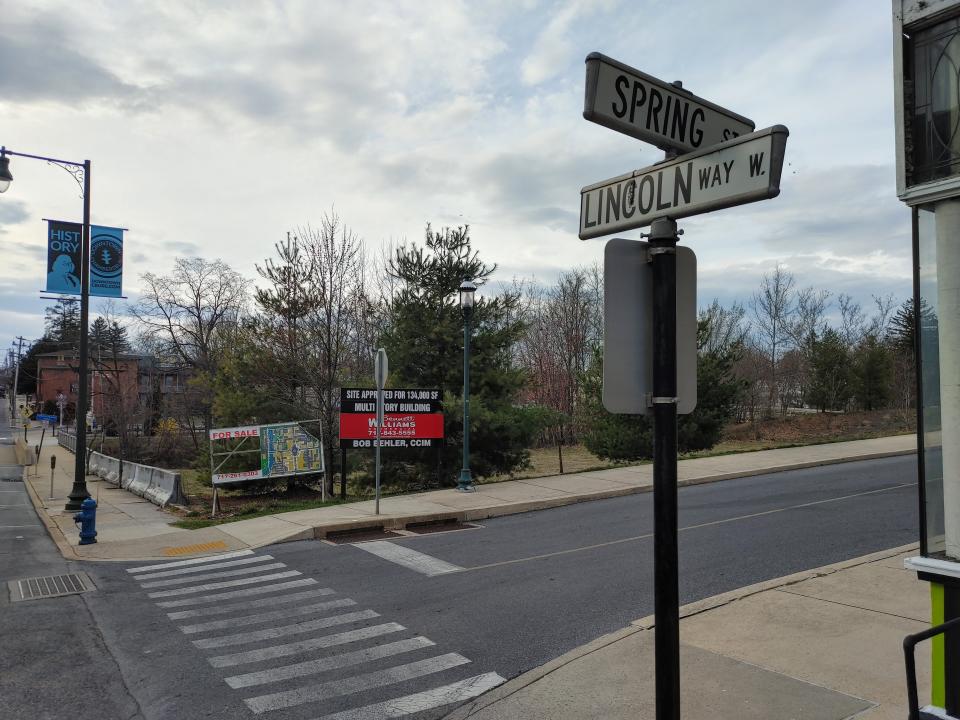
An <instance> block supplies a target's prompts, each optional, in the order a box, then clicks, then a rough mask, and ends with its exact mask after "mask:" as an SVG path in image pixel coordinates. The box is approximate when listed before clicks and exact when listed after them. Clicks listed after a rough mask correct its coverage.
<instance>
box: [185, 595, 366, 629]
mask: <svg viewBox="0 0 960 720" xmlns="http://www.w3.org/2000/svg"><path fill="white" fill-rule="evenodd" d="M356 604H357V603H356V602H355V601H354V600H351V599H350V598H343V599H342V600H330V601H329V602H322V603H315V604H314V605H303V606H301V607H298V608H289V609H287V610H274V611H273V612H265V613H257V614H255V615H242V616H241V617H235V618H228V619H226V620H211V621H210V622H205V623H197V624H196V625H181V626H180V630H181V631H182V632H183V633H185V634H187V635H192V634H194V633H198V632H206V631H207V630H226V629H229V628H232V627H244V626H246V625H255V624H257V623H263V622H269V621H270V620H283V619H285V618H293V617H297V616H299V615H314V614H316V613H320V612H324V611H325V610H334V609H336V608H342V607H350V606H351V605H356Z"/></svg>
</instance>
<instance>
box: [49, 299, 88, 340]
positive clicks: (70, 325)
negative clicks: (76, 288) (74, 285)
mask: <svg viewBox="0 0 960 720" xmlns="http://www.w3.org/2000/svg"><path fill="white" fill-rule="evenodd" d="M43 326H44V338H45V339H47V340H51V341H53V342H57V343H61V344H62V345H64V346H70V347H75V346H77V345H79V343H80V303H79V302H77V301H76V299H75V298H70V297H66V296H64V297H61V298H60V300H59V301H58V302H57V303H56V304H54V305H48V306H47V308H46V310H44V320H43Z"/></svg>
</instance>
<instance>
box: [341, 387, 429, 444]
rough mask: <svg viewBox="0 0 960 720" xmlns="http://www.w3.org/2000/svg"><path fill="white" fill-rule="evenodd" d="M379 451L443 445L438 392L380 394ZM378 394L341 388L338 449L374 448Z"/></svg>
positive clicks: (406, 390) (417, 390) (415, 390)
mask: <svg viewBox="0 0 960 720" xmlns="http://www.w3.org/2000/svg"><path fill="white" fill-rule="evenodd" d="M383 400H384V408H383V411H384V418H383V427H381V428H380V447H401V448H423V447H436V445H438V444H439V443H441V442H442V441H443V411H442V406H441V401H440V391H439V390H434V389H421V388H400V389H391V390H384V391H383ZM376 437H377V391H376V390H375V389H373V388H370V389H367V388H341V390H340V447H341V448H372V447H376V443H377V440H376Z"/></svg>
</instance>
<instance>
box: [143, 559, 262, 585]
mask: <svg viewBox="0 0 960 720" xmlns="http://www.w3.org/2000/svg"><path fill="white" fill-rule="evenodd" d="M267 560H273V555H256V556H254V557H245V558H240V559H239V560H227V561H226V562H220V563H210V564H209V565H200V566H199V567H188V568H180V569H179V570H166V571H163V572H155V573H148V574H146V575H135V576H134V578H133V579H134V580H153V579H154V578H161V577H171V576H173V575H184V574H186V573H196V572H204V571H206V570H214V569H216V568H225V567H233V566H235V565H249V564H250V563H258V562H266V561H267Z"/></svg>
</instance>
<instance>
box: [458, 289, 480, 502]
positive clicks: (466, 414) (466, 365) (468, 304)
mask: <svg viewBox="0 0 960 720" xmlns="http://www.w3.org/2000/svg"><path fill="white" fill-rule="evenodd" d="M476 291H477V285H476V283H474V282H473V281H471V280H464V281H463V282H462V283H460V308H461V309H462V310H463V469H462V470H460V479H459V480H457V490H459V491H460V492H473V478H472V477H471V476H470V316H471V315H473V299H474V293H476Z"/></svg>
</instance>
